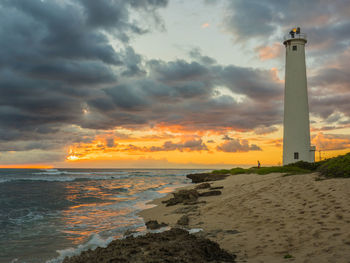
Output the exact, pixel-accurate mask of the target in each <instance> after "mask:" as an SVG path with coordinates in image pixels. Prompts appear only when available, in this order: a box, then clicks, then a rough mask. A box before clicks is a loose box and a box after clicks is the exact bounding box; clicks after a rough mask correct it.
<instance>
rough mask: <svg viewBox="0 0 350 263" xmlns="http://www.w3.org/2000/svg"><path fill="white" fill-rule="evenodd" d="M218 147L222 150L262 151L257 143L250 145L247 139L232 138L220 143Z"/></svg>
mask: <svg viewBox="0 0 350 263" xmlns="http://www.w3.org/2000/svg"><path fill="white" fill-rule="evenodd" d="M216 149H217V150H218V151H220V152H249V151H262V150H261V148H260V147H259V146H257V145H256V144H251V145H249V143H248V141H247V140H239V139H234V138H231V139H230V140H228V141H226V142H224V143H222V144H221V145H218V146H217V147H216Z"/></svg>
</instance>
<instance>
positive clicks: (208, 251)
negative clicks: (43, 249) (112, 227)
mask: <svg viewBox="0 0 350 263" xmlns="http://www.w3.org/2000/svg"><path fill="white" fill-rule="evenodd" d="M235 258H236V256H235V255H234V254H230V253H228V252H227V251H225V250H223V249H221V248H220V247H219V245H218V244H217V243H215V242H213V241H211V240H209V239H206V238H204V237H200V236H195V235H190V234H189V233H188V232H187V231H186V230H182V229H178V228H174V229H171V230H169V231H165V232H162V233H157V234H151V233H149V234H146V235H145V236H138V237H127V238H125V239H123V240H114V241H112V242H111V243H110V244H109V245H108V246H107V247H106V248H100V247H98V248H96V249H95V250H88V251H85V252H82V253H81V254H80V255H77V256H72V257H70V258H68V257H66V258H65V259H64V261H63V263H96V262H99V263H107V262H108V263H112V262H113V263H118V262H120V263H121V262H123V263H151V262H152V263H163V262H182V263H193V262H201V263H209V262H212V263H215V262H216V263H218V262H233V263H234V262H235Z"/></svg>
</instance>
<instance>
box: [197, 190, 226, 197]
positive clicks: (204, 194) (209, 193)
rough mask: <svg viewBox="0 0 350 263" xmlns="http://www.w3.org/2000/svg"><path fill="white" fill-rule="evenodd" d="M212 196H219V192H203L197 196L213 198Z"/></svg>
mask: <svg viewBox="0 0 350 263" xmlns="http://www.w3.org/2000/svg"><path fill="white" fill-rule="evenodd" d="M213 195H221V191H218V190H215V191H209V192H203V193H200V194H199V196H213Z"/></svg>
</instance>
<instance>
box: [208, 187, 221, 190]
mask: <svg viewBox="0 0 350 263" xmlns="http://www.w3.org/2000/svg"><path fill="white" fill-rule="evenodd" d="M219 189H224V187H223V186H216V187H210V188H209V190H219Z"/></svg>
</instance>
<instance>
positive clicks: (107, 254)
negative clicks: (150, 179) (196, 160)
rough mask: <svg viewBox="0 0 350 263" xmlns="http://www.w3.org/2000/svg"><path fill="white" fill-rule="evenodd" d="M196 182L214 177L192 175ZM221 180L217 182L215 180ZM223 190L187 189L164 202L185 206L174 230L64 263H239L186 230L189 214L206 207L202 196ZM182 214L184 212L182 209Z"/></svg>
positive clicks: (130, 238) (151, 225)
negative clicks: (198, 208)
mask: <svg viewBox="0 0 350 263" xmlns="http://www.w3.org/2000/svg"><path fill="white" fill-rule="evenodd" d="M187 177H188V178H190V179H191V177H193V178H194V179H192V181H193V182H198V181H203V182H207V181H210V177H211V176H210V174H199V175H198V176H197V175H188V176H187ZM211 179H213V180H219V179H217V178H211ZM222 188H223V187H216V188H211V185H210V184H209V183H203V184H200V185H197V186H196V188H195V189H188V190H187V189H183V190H180V191H178V192H174V193H173V197H172V198H170V199H168V200H163V203H164V204H165V205H166V206H175V205H178V204H182V205H185V206H186V207H184V208H183V209H182V211H178V212H179V213H182V214H183V215H182V216H181V217H180V218H179V220H178V221H177V224H176V226H175V227H174V228H171V229H170V230H168V231H164V232H161V233H147V234H146V235H143V236H134V235H133V234H135V233H127V232H126V233H125V238H124V239H118V240H114V241H112V242H111V243H110V244H109V245H108V246H107V247H106V248H100V247H98V248H96V249H95V250H88V251H85V252H82V253H81V254H80V255H77V256H73V257H70V258H68V257H67V258H65V259H64V261H63V263H96V262H99V263H112V262H113V263H119V262H120V263H121V262H123V263H129V262H130V263H138V262H140V263H141V262H142V263H147V262H149V263H151V262H152V263H153V262H154V263H158V262H159V263H163V262H174V263H175V262H176V263H177V262H183V263H194V262H201V263H202V262H203V263H206V262H212V263H219V262H220V263H221V262H222V263H224V262H235V258H236V255H235V254H233V253H229V252H227V251H225V250H223V249H222V248H220V246H219V244H218V243H216V242H214V241H212V240H210V239H208V238H206V237H204V235H203V233H200V234H190V233H189V231H188V230H186V229H185V228H186V227H187V226H188V224H189V217H188V215H187V214H188V213H189V212H191V211H192V212H193V211H195V210H196V208H197V207H198V206H196V204H201V203H205V201H203V200H202V201H200V200H198V199H199V198H200V197H202V196H214V195H220V194H221V191H219V190H218V189H222ZM180 210H181V209H180ZM166 226H168V224H165V223H163V222H162V223H158V221H157V220H149V221H147V222H146V227H147V229H151V230H155V229H159V228H162V227H166Z"/></svg>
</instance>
